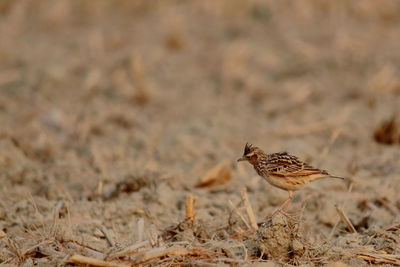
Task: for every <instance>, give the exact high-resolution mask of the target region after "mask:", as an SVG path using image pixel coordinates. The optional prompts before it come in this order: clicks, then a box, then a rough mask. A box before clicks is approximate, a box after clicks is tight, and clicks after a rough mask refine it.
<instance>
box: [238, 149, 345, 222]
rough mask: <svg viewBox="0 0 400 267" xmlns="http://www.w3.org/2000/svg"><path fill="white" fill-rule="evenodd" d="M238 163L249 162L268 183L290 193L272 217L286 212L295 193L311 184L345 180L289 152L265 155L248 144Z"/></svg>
mask: <svg viewBox="0 0 400 267" xmlns="http://www.w3.org/2000/svg"><path fill="white" fill-rule="evenodd" d="M237 161H248V162H249V163H251V164H252V165H253V167H254V169H255V170H256V171H257V173H258V175H260V176H261V177H262V178H264V179H265V180H267V182H268V183H270V184H271V185H273V186H276V187H278V188H280V189H283V190H286V191H288V193H289V198H288V199H287V200H286V201H285V202H283V203H282V205H281V206H279V208H278V209H277V210H275V211H274V213H273V214H272V216H273V215H274V214H275V213H277V212H278V211H284V209H285V207H286V206H287V205H289V204H290V202H291V201H292V200H293V192H294V191H296V190H299V189H300V188H302V187H303V186H304V185H306V184H308V183H309V182H312V181H315V180H318V179H322V178H328V177H331V178H338V179H345V178H343V177H339V176H333V175H331V174H329V173H328V172H327V171H325V170H320V169H318V168H314V167H312V166H311V165H308V164H307V163H304V162H302V161H300V160H299V159H298V158H297V157H296V156H293V155H290V154H288V153H287V152H280V153H273V154H265V153H264V151H262V150H261V149H260V148H258V147H255V146H252V145H251V144H249V143H246V146H245V148H244V153H243V156H242V157H241V158H239V159H238V160H237Z"/></svg>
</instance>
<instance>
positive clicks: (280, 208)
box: [267, 191, 294, 218]
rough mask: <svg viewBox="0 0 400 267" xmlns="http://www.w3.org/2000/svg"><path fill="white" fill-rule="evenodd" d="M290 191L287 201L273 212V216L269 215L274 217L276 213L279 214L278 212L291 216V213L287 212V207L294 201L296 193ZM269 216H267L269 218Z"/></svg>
mask: <svg viewBox="0 0 400 267" xmlns="http://www.w3.org/2000/svg"><path fill="white" fill-rule="evenodd" d="M288 193H289V198H288V199H286V200H285V202H283V203H282V204H281V205H280V206H279V207H278V208H277V209H276V210H275V211H274V212H273V213H272V215H271V216H268V217H273V216H274V215H275V214H277V213H278V212H281V213H283V214H284V215H287V216H290V214H289V213H287V212H285V208H286V207H287V206H288V205H289V204H290V202H292V200H293V198H294V194H293V191H288ZM268 217H267V218H268Z"/></svg>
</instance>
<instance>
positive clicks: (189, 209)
mask: <svg viewBox="0 0 400 267" xmlns="http://www.w3.org/2000/svg"><path fill="white" fill-rule="evenodd" d="M194 202H195V199H194V198H193V196H192V195H188V196H187V197H186V219H187V220H191V221H194V216H195V212H194Z"/></svg>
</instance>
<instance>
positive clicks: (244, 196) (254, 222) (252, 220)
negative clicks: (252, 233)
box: [242, 188, 258, 230]
mask: <svg viewBox="0 0 400 267" xmlns="http://www.w3.org/2000/svg"><path fill="white" fill-rule="evenodd" d="M242 199H243V201H244V205H245V207H246V213H247V217H248V218H249V222H250V225H251V228H253V230H257V229H258V225H257V220H256V216H255V215H254V212H253V208H252V207H251V204H250V201H249V197H248V196H247V191H246V188H243V189H242Z"/></svg>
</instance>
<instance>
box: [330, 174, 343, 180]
mask: <svg viewBox="0 0 400 267" xmlns="http://www.w3.org/2000/svg"><path fill="white" fill-rule="evenodd" d="M328 177H329V178H335V179H342V180H345V179H346V178H344V177H340V176H335V175H329V176H328Z"/></svg>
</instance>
